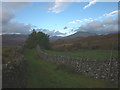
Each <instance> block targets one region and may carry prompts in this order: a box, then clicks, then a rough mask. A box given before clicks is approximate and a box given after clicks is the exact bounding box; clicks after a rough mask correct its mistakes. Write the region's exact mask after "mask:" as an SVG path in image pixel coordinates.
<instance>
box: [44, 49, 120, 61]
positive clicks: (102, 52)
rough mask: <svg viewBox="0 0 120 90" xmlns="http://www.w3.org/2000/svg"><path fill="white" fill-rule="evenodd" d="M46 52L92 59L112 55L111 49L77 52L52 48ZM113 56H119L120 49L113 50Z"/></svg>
mask: <svg viewBox="0 0 120 90" xmlns="http://www.w3.org/2000/svg"><path fill="white" fill-rule="evenodd" d="M44 52H47V53H49V54H53V55H63V56H70V57H73V58H76V57H78V58H80V57H85V58H90V59H108V58H110V55H111V50H80V51H76V52H57V51H50V50H44ZM112 53H113V54H112V57H115V58H117V57H118V51H117V50H113V52H112Z"/></svg>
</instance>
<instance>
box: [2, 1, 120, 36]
mask: <svg viewBox="0 0 120 90" xmlns="http://www.w3.org/2000/svg"><path fill="white" fill-rule="evenodd" d="M58 1H59V0H56V1H55V2H22V3H20V2H11V3H8V2H7V3H2V33H3V34H4V33H17V34H30V33H31V31H32V30H33V28H35V29H36V30H37V31H42V32H44V33H46V34H49V35H50V36H67V35H70V34H73V33H75V32H78V31H83V32H90V33H96V34H107V33H115V32H118V23H117V22H118V21H119V18H118V13H119V12H120V10H118V2H97V0H92V1H90V2H58Z"/></svg>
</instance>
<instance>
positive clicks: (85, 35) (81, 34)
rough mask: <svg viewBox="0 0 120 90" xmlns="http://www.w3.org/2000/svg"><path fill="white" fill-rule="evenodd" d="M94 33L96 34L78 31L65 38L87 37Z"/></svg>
mask: <svg viewBox="0 0 120 90" xmlns="http://www.w3.org/2000/svg"><path fill="white" fill-rule="evenodd" d="M95 35H97V34H95V33H89V32H81V31H78V32H76V33H74V34H72V35H69V36H67V37H65V38H76V37H88V36H95Z"/></svg>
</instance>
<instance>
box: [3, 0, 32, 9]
mask: <svg viewBox="0 0 120 90" xmlns="http://www.w3.org/2000/svg"><path fill="white" fill-rule="evenodd" d="M28 5H32V3H30V2H3V3H2V6H3V7H4V8H6V9H12V10H17V9H21V8H23V7H25V6H28Z"/></svg>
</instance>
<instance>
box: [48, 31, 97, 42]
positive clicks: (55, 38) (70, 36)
mask: <svg viewBox="0 0 120 90" xmlns="http://www.w3.org/2000/svg"><path fill="white" fill-rule="evenodd" d="M95 35H97V34H95V33H89V32H81V31H79V32H76V33H74V34H72V35H69V36H66V37H61V36H53V37H50V40H51V41H55V40H58V39H68V38H76V37H88V36H95Z"/></svg>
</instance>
